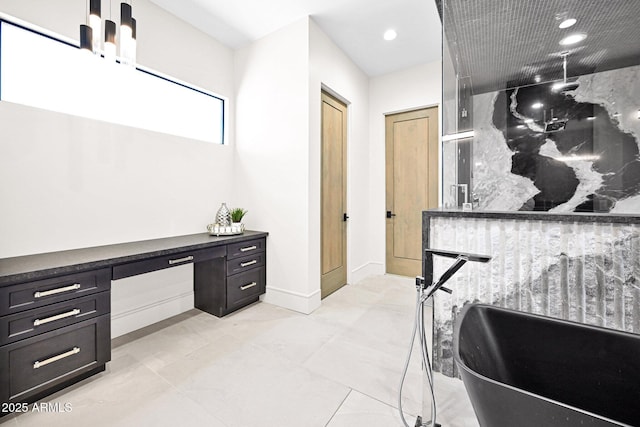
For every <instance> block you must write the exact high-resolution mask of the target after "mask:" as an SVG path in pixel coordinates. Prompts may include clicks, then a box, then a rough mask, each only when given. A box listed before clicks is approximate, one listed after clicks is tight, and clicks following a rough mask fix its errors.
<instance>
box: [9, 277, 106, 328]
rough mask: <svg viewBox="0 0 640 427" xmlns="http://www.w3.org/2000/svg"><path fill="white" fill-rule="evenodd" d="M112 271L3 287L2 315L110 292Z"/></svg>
mask: <svg viewBox="0 0 640 427" xmlns="http://www.w3.org/2000/svg"><path fill="white" fill-rule="evenodd" d="M110 288H111V271H110V269H108V268H105V269H102V270H94V271H87V272H84V273H75V274H69V275H66V276H59V277H52V278H50V279H44V280H37V281H34V282H27V283H21V284H19V285H13V286H7V287H4V288H0V316H4V315H6V314H12V313H17V312H19V311H24V310H28V309H32V308H36V307H42V306H44V305H48V304H53V303H56V302H60V301H66V300H69V299H72V298H77V297H78V296H82V295H87V294H91V293H96V292H100V291H108V290H109V289H110Z"/></svg>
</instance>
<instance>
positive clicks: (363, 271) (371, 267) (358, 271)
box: [349, 262, 384, 283]
mask: <svg viewBox="0 0 640 427" xmlns="http://www.w3.org/2000/svg"><path fill="white" fill-rule="evenodd" d="M382 274H384V264H382V263H380V262H368V263H366V264H363V265H361V266H360V267H358V268H355V269H353V270H352V271H351V279H350V280H349V283H358V282H359V281H361V280H362V279H365V278H367V277H369V276H379V275H382Z"/></svg>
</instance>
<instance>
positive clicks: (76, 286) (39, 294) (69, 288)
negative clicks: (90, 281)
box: [33, 283, 80, 298]
mask: <svg viewBox="0 0 640 427" xmlns="http://www.w3.org/2000/svg"><path fill="white" fill-rule="evenodd" d="M76 289H80V283H74V284H73V285H71V286H65V287H64V288H58V289H51V290H50V291H42V292H40V291H38V292H36V293H34V294H33V297H34V298H42V297H48V296H49V295H55V294H59V293H61V292H68V291H75V290H76Z"/></svg>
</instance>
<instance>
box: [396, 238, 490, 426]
mask: <svg viewBox="0 0 640 427" xmlns="http://www.w3.org/2000/svg"><path fill="white" fill-rule="evenodd" d="M434 255H438V256H442V257H446V258H455V261H454V262H453V264H451V266H450V267H449V268H448V269H447V270H446V271H445V272H444V273H443V274H442V276H440V278H439V279H438V280H437V281H436V282H434V280H433V256H434ZM490 260H491V257H490V256H488V255H478V254H471V253H465V252H452V251H443V250H436V249H426V250H425V272H424V273H425V277H424V278H423V277H416V291H417V293H418V294H417V299H416V318H415V322H414V324H413V333H412V335H411V344H410V345H409V353H408V354H407V360H406V362H405V365H404V370H403V372H402V377H401V379H400V389H399V391H398V410H399V411H400V418H401V419H402V422H403V424H404V426H405V427H410V426H409V424H407V421H406V420H405V418H404V413H403V411H402V386H403V385H404V380H405V378H406V376H407V370H408V367H409V361H410V360H411V352H412V350H413V343H414V342H415V338H416V334H417V335H418V337H419V339H420V352H421V355H422V366H423V369H424V371H425V373H426V375H427V380H428V382H429V389H430V391H431V418H430V420H429V421H428V422H423V421H422V418H421V417H418V419H417V420H416V423H415V425H414V427H424V426H432V427H438V426H440V424H437V423H436V399H435V393H434V388H433V375H432V371H431V360H430V358H429V350H428V348H427V339H426V331H425V327H424V304H425V303H426V302H427V301H428V300H429V298H431V297H432V296H433V294H434V293H436V291H439V290H440V291H444V292H447V293H449V294H451V293H452V292H453V291H452V290H451V289H449V288H445V287H444V286H443V285H444V284H445V283H446V282H447V281H448V280H449V279H451V278H452V277H453V276H454V275H455V274H456V272H457V271H458V270H460V269H461V268H462V267H463V266H464V265H465V264H466V263H467V262H481V263H487V262H489V261H490Z"/></svg>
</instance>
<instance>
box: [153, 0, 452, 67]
mask: <svg viewBox="0 0 640 427" xmlns="http://www.w3.org/2000/svg"><path fill="white" fill-rule="evenodd" d="M151 1H152V2H153V3H155V4H157V5H158V6H160V7H162V8H163V9H166V10H167V11H169V12H170V13H172V14H174V15H176V16H178V17H179V18H181V19H183V20H185V21H187V22H189V23H190V24H191V25H193V26H194V27H196V28H198V29H200V30H201V31H204V32H205V33H207V34H209V35H211V36H213V37H214V38H216V39H217V40H219V41H220V42H222V43H224V44H225V45H227V46H229V47H231V48H233V49H237V48H240V47H242V46H244V45H246V44H249V43H251V42H253V41H255V40H257V39H259V38H261V37H263V36H265V35H267V34H269V33H271V32H273V31H276V30H278V29H280V28H282V27H285V26H286V25H288V24H291V23H293V22H295V21H297V20H298V19H301V18H303V17H305V16H311V17H312V19H313V20H314V21H315V22H316V23H317V24H318V25H319V26H320V28H322V30H323V31H324V32H325V33H326V34H327V35H328V36H329V37H330V38H331V39H332V40H333V41H334V42H335V43H336V44H337V45H338V46H339V47H340V48H341V49H342V50H343V51H344V52H345V53H346V54H347V55H349V57H351V59H352V60H353V61H354V62H355V63H356V64H357V65H358V66H359V67H360V68H361V69H362V71H364V72H365V73H366V74H368V75H369V76H377V75H381V74H386V73H389V72H392V71H397V70H401V69H404V68H407V67H410V66H413V65H418V64H423V63H426V62H430V61H435V60H439V59H440V58H441V46H440V40H441V34H440V32H441V25H440V18H439V16H438V12H437V9H436V5H435V1H434V0H269V1H265V0H234V1H229V0H181V1H175V0H151ZM389 28H393V29H395V30H396V31H397V33H398V37H397V38H396V39H395V40H394V41H391V42H388V41H385V40H384V39H383V38H382V34H383V33H384V31H385V30H387V29H389Z"/></svg>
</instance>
